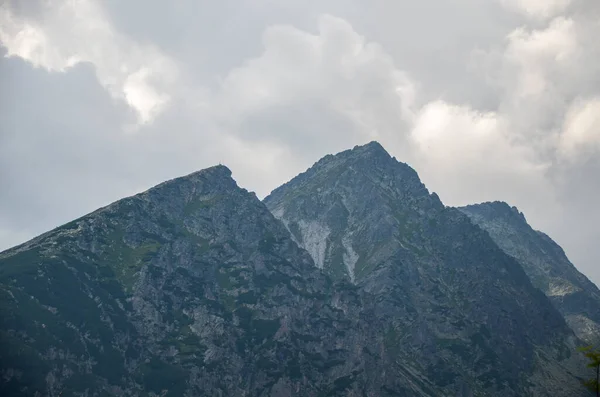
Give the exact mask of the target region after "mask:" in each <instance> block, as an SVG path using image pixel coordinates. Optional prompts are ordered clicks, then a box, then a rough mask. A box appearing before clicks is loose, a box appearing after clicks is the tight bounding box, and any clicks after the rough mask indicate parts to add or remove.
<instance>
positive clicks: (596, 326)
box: [460, 202, 600, 344]
mask: <svg viewBox="0 0 600 397" xmlns="http://www.w3.org/2000/svg"><path fill="white" fill-rule="evenodd" d="M460 210H461V211H462V212H464V213H465V214H467V215H468V216H469V217H470V218H471V219H472V220H473V222H475V223H476V224H477V225H479V226H480V227H481V228H482V229H484V230H486V231H487V232H488V233H489V234H490V236H491V237H492V239H493V240H494V241H495V242H496V244H498V246H499V247H500V248H502V249H503V250H504V251H505V252H506V253H508V254H509V255H511V256H513V257H514V258H516V259H517V260H518V261H519V262H520V263H521V264H522V266H523V269H524V270H525V272H526V273H527V275H528V276H529V277H530V279H531V281H532V283H533V284H534V285H535V286H536V287H537V288H539V289H540V290H542V291H543V292H544V293H545V294H546V296H548V297H549V298H550V301H551V302H552V303H553V304H554V306H555V307H556V308H557V309H558V310H559V311H560V312H561V313H562V315H563V316H564V318H565V319H566V321H567V323H568V324H569V325H570V326H571V328H572V329H573V330H574V331H575V333H576V334H577V336H579V338H581V339H583V340H585V341H586V342H588V343H593V344H598V343H600V290H598V287H596V285H594V283H592V282H591V281H590V280H588V279H587V278H586V277H585V276H584V275H583V274H581V273H580V272H579V271H578V270H577V269H576V268H575V266H573V264H572V263H571V262H570V261H569V259H568V258H567V256H566V255H565V253H564V251H563V250H562V248H560V246H559V245H558V244H556V243H555V242H554V241H552V239H551V238H550V237H548V236H547V235H545V234H544V233H542V232H539V231H536V230H533V229H532V228H531V226H529V224H528V223H527V221H526V220H525V217H524V216H523V214H522V213H520V212H519V211H518V210H517V209H516V208H515V207H510V206H509V205H508V204H506V203H503V202H493V203H483V204H478V205H470V206H467V207H463V208H460Z"/></svg>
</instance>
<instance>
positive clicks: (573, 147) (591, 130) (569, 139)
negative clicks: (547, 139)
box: [559, 98, 600, 161]
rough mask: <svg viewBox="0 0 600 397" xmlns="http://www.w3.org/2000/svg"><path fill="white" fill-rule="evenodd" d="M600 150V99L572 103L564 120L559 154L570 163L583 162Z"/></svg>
mask: <svg viewBox="0 0 600 397" xmlns="http://www.w3.org/2000/svg"><path fill="white" fill-rule="evenodd" d="M598 150H600V98H593V99H590V100H587V101H579V102H576V103H574V104H573V105H572V106H571V108H570V109H569V111H568V113H567V116H566V118H565V124H564V128H563V131H562V134H561V136H560V141H559V153H560V154H561V155H563V156H565V157H566V158H567V159H569V160H571V161H585V160H587V159H588V158H589V156H591V155H592V154H595V153H597V152H598Z"/></svg>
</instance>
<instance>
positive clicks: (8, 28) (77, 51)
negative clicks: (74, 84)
mask: <svg viewBox="0 0 600 397" xmlns="http://www.w3.org/2000/svg"><path fill="white" fill-rule="evenodd" d="M40 12H41V13H42V15H43V17H42V18H37V19H35V20H28V18H26V17H24V16H20V15H17V14H15V13H14V12H13V11H12V10H11V8H9V6H8V4H5V5H3V6H2V7H0V43H1V44H2V45H3V46H4V47H6V49H7V56H18V57H21V58H23V59H25V60H27V61H29V62H31V63H32V64H33V65H34V66H36V67H43V68H45V69H48V70H51V71H60V72H64V71H66V70H67V69H69V68H70V67H72V66H74V65H75V64H77V63H80V62H89V63H92V64H93V65H94V67H95V70H96V74H97V77H98V80H99V81H100V83H101V84H102V85H103V86H104V87H105V88H106V89H107V90H108V91H109V92H110V93H111V95H112V96H113V97H115V98H117V99H122V100H125V101H126V102H127V103H128V104H129V105H130V106H131V107H132V108H133V109H135V110H136V112H137V114H138V119H139V122H140V123H142V124H144V123H148V122H151V121H152V120H153V118H154V117H156V116H157V115H158V114H159V113H160V112H161V111H163V110H164V107H165V106H166V104H167V103H168V101H169V99H170V90H172V89H173V83H174V81H175V80H176V78H177V67H176V64H175V62H173V61H172V60H171V59H169V58H168V57H167V56H165V55H164V54H162V53H161V52H160V51H159V50H158V49H157V48H156V47H154V46H152V45H149V44H145V45H142V44H139V43H136V42H134V41H132V40H130V39H128V38H127V37H125V36H122V35H120V34H119V33H118V32H116V31H115V30H114V28H113V26H112V25H111V24H110V22H109V21H108V19H107V17H106V15H105V13H104V11H103V9H102V7H100V6H99V5H98V4H97V3H96V2H95V1H94V0H71V1H66V0H63V1H58V0H50V1H47V2H45V4H44V8H43V9H42V10H40Z"/></svg>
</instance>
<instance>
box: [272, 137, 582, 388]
mask: <svg viewBox="0 0 600 397" xmlns="http://www.w3.org/2000/svg"><path fill="white" fill-rule="evenodd" d="M264 203H265V204H266V205H267V207H268V208H269V209H270V210H271V212H272V213H273V214H274V215H275V216H276V217H277V218H278V219H280V220H281V221H282V222H283V224H284V225H285V226H286V227H287V229H288V230H289V231H290V234H291V235H292V237H293V239H294V241H296V242H297V243H298V245H299V246H301V247H302V248H304V249H306V250H307V251H308V252H309V253H310V255H311V257H312V258H313V260H314V262H315V264H316V265H317V266H318V267H319V268H321V269H323V270H324V271H325V272H326V273H327V274H329V275H330V276H331V277H332V278H334V279H338V280H348V281H350V282H352V283H354V284H356V285H358V286H359V287H360V288H361V289H362V290H364V291H367V292H368V293H370V294H373V295H374V296H376V297H377V298H376V299H377V300H378V302H379V305H378V309H379V310H380V312H381V315H382V316H386V317H387V318H390V319H391V321H390V324H389V330H388V331H389V333H390V335H394V337H393V338H390V339H389V340H388V342H389V344H390V346H389V347H390V348H393V349H395V351H398V352H400V351H401V352H403V354H405V355H406V356H407V357H412V360H413V363H414V365H415V366H418V367H420V368H421V369H422V370H423V371H424V372H425V373H427V376H428V377H431V378H432V379H435V378H436V375H435V373H436V372H437V373H438V375H437V380H438V381H439V383H438V385H440V386H448V385H453V387H455V389H454V393H458V392H459V390H462V389H461V388H464V387H466V386H465V383H463V382H465V378H466V379H468V381H467V384H470V385H476V384H479V385H482V386H483V387H484V388H485V389H486V390H488V391H490V392H491V391H492V390H496V392H500V391H501V390H503V392H502V393H505V395H510V394H512V393H515V394H516V395H523V394H527V393H533V392H534V391H531V390H530V391H528V392H527V393H525V391H524V389H520V387H521V386H519V384H520V382H521V381H522V377H523V374H527V373H529V374H530V376H538V375H539V374H537V375H536V374H535V371H538V370H539V371H542V372H545V371H554V370H551V369H549V368H545V369H542V367H544V366H545V365H546V364H548V363H549V362H551V361H552V360H558V359H559V358H560V355H561V354H562V353H559V351H564V350H569V349H572V343H573V340H574V337H572V334H571V331H570V330H569V328H568V327H567V326H566V324H565V323H564V321H563V319H562V318H561V316H560V314H559V313H558V312H557V311H556V310H555V309H554V308H553V307H552V305H551V304H550V302H549V301H548V300H547V299H546V298H545V297H544V296H543V295H542V294H541V293H540V292H539V291H538V290H537V289H536V288H535V287H534V286H533V285H532V284H531V282H530V280H529V278H528V277H527V275H526V273H525V272H524V271H523V269H522V268H521V266H520V264H519V263H518V262H517V261H516V260H515V259H514V258H512V257H511V256H509V255H507V254H506V253H505V252H503V251H502V250H501V249H500V248H499V247H498V246H497V245H496V244H495V243H494V241H493V240H492V239H491V238H490V237H489V235H488V234H487V233H485V232H483V231H482V230H481V229H480V228H479V227H477V226H475V225H474V224H473V223H472V222H471V221H470V219H469V218H468V217H467V216H466V215H465V214H463V213H462V212H460V211H459V210H457V209H454V208H448V207H445V206H444V205H443V204H442V202H441V201H440V200H439V198H438V196H437V195H436V194H434V193H429V191H428V190H427V189H426V187H425V186H424V185H423V184H422V183H421V181H420V180H419V177H418V175H417V173H416V172H415V171H414V170H413V169H412V168H410V167H409V166H408V165H406V164H404V163H401V162H398V161H396V160H395V159H394V158H392V157H391V156H390V155H389V154H388V153H387V152H386V151H385V150H384V149H383V148H382V147H381V145H379V144H378V143H375V142H373V143H370V144H367V145H365V146H357V147H355V148H354V149H352V150H348V151H344V152H341V153H339V154H337V155H335V156H326V157H324V158H323V159H321V160H320V161H318V162H317V163H316V164H315V165H314V166H313V167H311V168H310V169H308V170H307V171H306V172H304V173H302V174H300V175H299V176H297V177H296V178H294V179H292V180H291V181H290V182H288V183H286V184H285V185H283V186H282V187H280V188H278V189H276V190H274V191H273V193H272V194H271V195H269V196H268V197H266V198H265V200H264ZM509 345H510V346H513V347H514V349H515V350H514V351H519V352H520V357H519V359H518V360H516V359H515V356H514V354H513V352H514V351H513V352H511V350H512V349H508V350H507V349H506V346H509ZM541 346H546V348H542V350H543V351H544V353H543V355H544V356H545V357H546V359H544V360H542V361H539V359H537V358H536V357H539V354H540V352H541V350H540V348H541ZM549 346H554V347H552V348H550V347H549ZM559 346H562V347H559ZM567 346H571V348H569V347H567ZM556 349H557V350H556ZM550 351H554V353H551V354H550V355H548V353H549V352H550ZM424 352H428V353H426V354H425V356H426V357H429V358H430V357H431V356H434V355H436V356H437V358H436V359H434V360H431V361H430V360H428V359H426V358H425V359H424V357H423V353H424ZM430 355H431V356H430ZM551 357H554V358H551ZM545 360H549V361H546V363H544V361H545ZM559 361H560V360H559ZM552 366H553V364H552V365H550V367H552ZM442 368H443V370H442ZM497 368H503V370H502V371H501V372H500V373H499V372H497ZM439 371H441V372H442V373H443V374H444V375H440V372H439ZM540 376H541V375H540ZM459 379H462V380H460V381H459ZM562 382H567V383H568V384H569V386H570V387H571V388H577V385H576V383H575V382H573V381H569V380H568V377H567V378H564V379H562V380H561V381H560V382H557V384H556V385H555V386H556V387H558V388H560V387H563V386H560V385H559V384H560V383H562ZM549 383H552V382H551V381H549ZM553 387H554V386H553ZM467 388H468V387H467ZM535 393H542V392H541V391H540V390H537V391H535ZM542 394H543V393H542Z"/></svg>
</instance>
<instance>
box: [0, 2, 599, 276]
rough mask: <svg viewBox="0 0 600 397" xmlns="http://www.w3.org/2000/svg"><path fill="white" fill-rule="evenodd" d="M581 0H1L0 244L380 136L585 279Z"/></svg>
mask: <svg viewBox="0 0 600 397" xmlns="http://www.w3.org/2000/svg"><path fill="white" fill-rule="evenodd" d="M599 37H600V2H599V1H597V0H485V1H484V0H421V1H408V0H406V1H404V0H369V1H359V0H318V1H317V0H315V1H313V0H220V1H213V0H210V1H209V0H173V1H158V0H128V1H122V0H104V1H100V0H21V1H19V0H4V1H3V2H2V5H0V87H1V94H0V249H4V248H8V247H10V246H12V245H16V244H18V243H21V242H23V241H25V240H27V239H29V238H31V237H33V236H35V235H37V234H39V233H42V232H44V231H46V230H48V229H51V228H53V227H55V226H58V225H60V224H62V223H65V222H67V221H69V220H72V219H74V218H76V217H79V216H81V215H84V214H85V213H88V212H90V211H92V210H94V209H96V208H98V207H100V206H103V205H106V204H108V203H110V202H112V201H115V200H117V199H119V198H121V197H123V196H126V195H130V194H133V193H137V192H139V191H142V190H145V189H146V188H148V187H150V186H152V185H154V184H156V183H159V182H161V181H163V180H166V179H169V178H173V177H177V176H180V175H184V174H187V173H190V172H193V171H196V170H198V169H202V168H205V167H208V166H211V165H214V164H217V163H223V164H226V165H227V166H229V167H230V168H231V169H232V171H233V174H234V177H235V178H236V180H237V181H238V183H239V184H240V185H241V186H242V187H245V188H247V189H248V190H252V191H255V192H257V194H258V195H259V197H264V196H265V195H266V194H268V192H270V191H271V190H272V189H274V188H275V187H277V186H278V185H280V184H281V183H283V182H285V181H287V180H288V179H290V178H292V177H293V176H295V175H296V174H298V173H299V172H302V171H304V170H305V169H306V168H308V167H309V166H311V165H312V164H313V163H314V162H315V161H316V160H318V159H319V158H320V157H322V156H324V155H326V154H328V153H335V152H338V151H341V150H344V149H347V148H351V147H352V146H354V145H356V144H364V143H366V142H368V141H371V140H378V141H379V142H381V143H382V144H383V145H384V146H385V147H386V149H388V151H389V152H390V153H391V154H392V155H394V156H396V158H398V159H399V160H401V161H404V162H407V163H409V164H410V165H412V166H413V167H414V168H415V169H416V170H417V172H418V173H419V175H420V176H421V178H422V179H423V181H424V182H425V184H426V185H427V186H428V187H429V189H430V190H433V191H436V192H438V193H439V195H440V197H441V198H442V200H443V201H444V203H446V204H447V205H464V204H470V203H477V202H481V201H491V200H504V201H507V202H508V203H510V204H511V205H515V206H517V207H518V208H519V209H520V210H521V211H523V212H524V213H525V215H526V217H527V219H528V220H529V222H530V223H531V224H532V225H533V226H534V227H535V228H537V229H540V230H543V231H545V232H546V233H548V234H549V235H550V236H551V237H553V238H554V239H555V240H556V241H557V242H558V243H559V244H561V245H562V246H563V248H565V250H566V251H567V254H568V255H569V257H570V258H571V260H572V261H573V262H574V263H575V265H576V266H577V267H578V268H579V269H580V270H581V271H583V272H584V273H585V274H586V275H588V276H589V277H590V278H592V279H593V281H595V282H596V283H597V284H600V228H599V226H598V225H600V207H599V205H598V201H599V197H600V41H599V39H598V38H599Z"/></svg>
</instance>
